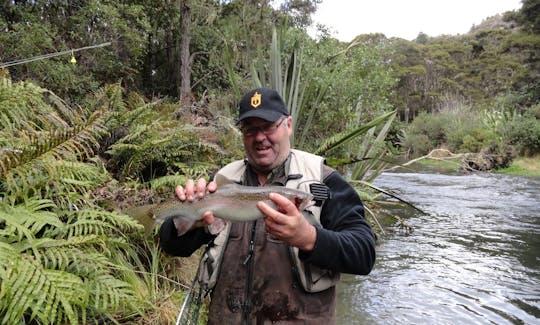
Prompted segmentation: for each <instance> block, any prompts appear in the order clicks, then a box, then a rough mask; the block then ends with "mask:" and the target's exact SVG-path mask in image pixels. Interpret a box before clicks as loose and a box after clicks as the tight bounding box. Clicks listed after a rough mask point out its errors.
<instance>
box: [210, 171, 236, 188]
mask: <svg viewBox="0 0 540 325" xmlns="http://www.w3.org/2000/svg"><path fill="white" fill-rule="evenodd" d="M214 182H216V183H217V185H218V187H220V186H223V185H227V184H235V183H234V182H233V181H232V180H230V179H228V178H227V177H225V176H223V175H221V174H216V176H215V177H214Z"/></svg>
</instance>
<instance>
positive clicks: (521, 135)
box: [498, 114, 540, 156]
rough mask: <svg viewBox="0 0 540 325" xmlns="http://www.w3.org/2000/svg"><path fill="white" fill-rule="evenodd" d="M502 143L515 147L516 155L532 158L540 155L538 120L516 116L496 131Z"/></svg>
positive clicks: (531, 117)
mask: <svg viewBox="0 0 540 325" xmlns="http://www.w3.org/2000/svg"><path fill="white" fill-rule="evenodd" d="M498 132H499V133H500V134H501V136H502V138H503V141H505V142H507V143H508V144H510V145H513V146H515V147H516V150H517V152H518V154H520V155H524V156H532V155H535V154H537V153H540V120H538V119H536V118H534V116H531V114H527V115H525V116H517V117H515V118H514V119H512V120H511V121H508V123H506V124H504V125H501V126H500V127H499V129H498Z"/></svg>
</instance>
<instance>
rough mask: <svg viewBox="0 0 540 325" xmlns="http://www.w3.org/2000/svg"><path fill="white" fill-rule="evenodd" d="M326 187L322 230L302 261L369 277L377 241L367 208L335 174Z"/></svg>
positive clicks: (319, 230) (302, 257)
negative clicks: (365, 212) (366, 217)
mask: <svg viewBox="0 0 540 325" xmlns="http://www.w3.org/2000/svg"><path fill="white" fill-rule="evenodd" d="M324 183H325V185H326V186H328V188H329V190H330V198H329V199H327V200H326V201H325V203H324V205H323V207H322V211H321V224H322V226H323V227H322V228H321V227H319V228H317V241H316V242H315V247H314V248H313V250H312V251H310V252H304V251H300V253H299V256H300V259H301V260H302V261H304V262H306V263H311V264H314V265H317V266H319V267H321V268H325V269H330V270H335V271H338V272H342V273H351V274H362V275H366V274H368V273H369V272H371V269H372V268H373V265H374V264H375V244H376V237H375V234H374V233H373V231H372V230H371V227H370V226H369V224H368V223H367V222H366V220H365V218H364V206H363V204H362V201H361V200H360V197H359V196H358V194H357V193H356V191H355V190H354V188H353V187H352V186H351V185H350V184H349V183H347V181H345V180H344V179H343V178H342V177H341V176H340V175H339V173H337V172H336V171H334V172H332V173H330V174H329V175H328V176H327V177H326V178H325V179H324Z"/></svg>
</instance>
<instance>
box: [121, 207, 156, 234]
mask: <svg viewBox="0 0 540 325" xmlns="http://www.w3.org/2000/svg"><path fill="white" fill-rule="evenodd" d="M152 207H153V205H143V206H138V207H131V208H128V209H127V210H125V211H123V213H124V214H127V215H128V216H130V217H131V218H133V219H134V220H136V221H137V222H138V223H140V224H141V225H143V226H144V231H145V234H146V236H149V235H150V234H151V233H152V231H153V230H154V226H155V220H154V219H153V218H152V215H151V213H150V211H151V209H152Z"/></svg>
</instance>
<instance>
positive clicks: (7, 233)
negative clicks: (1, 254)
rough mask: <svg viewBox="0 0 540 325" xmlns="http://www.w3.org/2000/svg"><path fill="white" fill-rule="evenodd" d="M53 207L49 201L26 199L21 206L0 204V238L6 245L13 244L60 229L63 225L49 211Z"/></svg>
mask: <svg viewBox="0 0 540 325" xmlns="http://www.w3.org/2000/svg"><path fill="white" fill-rule="evenodd" d="M51 208H55V205H54V203H53V202H52V201H50V200H32V199H28V200H26V201H24V203H23V204H19V205H16V206H8V205H7V204H0V224H4V225H5V226H4V227H2V228H0V238H1V239H2V240H3V241H4V242H6V243H14V242H19V241H22V240H25V239H26V240H30V239H33V238H35V237H36V236H37V235H38V234H39V233H43V232H44V231H49V230H50V229H51V228H59V229H62V228H63V227H64V224H63V223H62V222H61V221H60V219H59V218H58V216H57V215H56V214H54V213H52V212H50V211H48V210H49V209H51Z"/></svg>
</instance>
